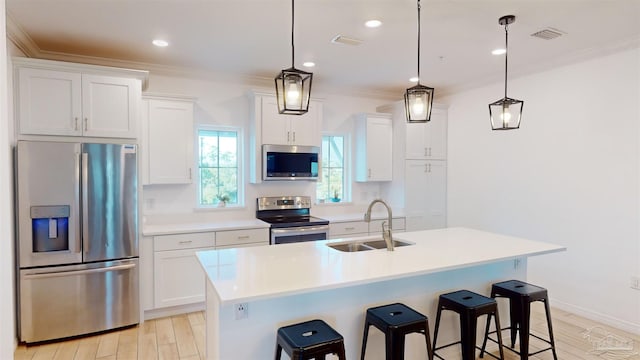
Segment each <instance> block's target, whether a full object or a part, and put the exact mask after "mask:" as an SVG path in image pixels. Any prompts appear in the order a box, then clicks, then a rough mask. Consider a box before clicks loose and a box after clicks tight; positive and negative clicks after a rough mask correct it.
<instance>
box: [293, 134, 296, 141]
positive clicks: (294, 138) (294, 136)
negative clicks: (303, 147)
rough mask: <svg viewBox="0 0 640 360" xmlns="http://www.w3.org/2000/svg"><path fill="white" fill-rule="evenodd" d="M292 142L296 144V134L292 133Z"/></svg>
mask: <svg viewBox="0 0 640 360" xmlns="http://www.w3.org/2000/svg"><path fill="white" fill-rule="evenodd" d="M293 142H296V132H295V131H294V132H293Z"/></svg>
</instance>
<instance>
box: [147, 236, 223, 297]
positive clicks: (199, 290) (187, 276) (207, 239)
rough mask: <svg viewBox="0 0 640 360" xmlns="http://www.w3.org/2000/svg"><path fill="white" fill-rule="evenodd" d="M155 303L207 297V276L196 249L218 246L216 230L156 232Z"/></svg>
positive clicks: (211, 248) (154, 256) (201, 249)
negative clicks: (173, 232) (176, 232)
mask: <svg viewBox="0 0 640 360" xmlns="http://www.w3.org/2000/svg"><path fill="white" fill-rule="evenodd" d="M153 242H154V254H153V269H154V272H153V285H154V286H153V288H154V296H153V298H154V301H153V303H154V307H155V308H156V309H157V308H163V307H167V306H177V305H186V304H191V303H195V302H202V301H204V294H205V289H204V285H205V282H204V280H205V277H204V271H202V268H201V267H200V264H198V259H197V258H196V252H198V251H203V250H213V249H215V233H213V232H207V233H193V234H176V235H161V236H154V238H153Z"/></svg>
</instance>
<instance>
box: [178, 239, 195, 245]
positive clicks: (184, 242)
mask: <svg viewBox="0 0 640 360" xmlns="http://www.w3.org/2000/svg"><path fill="white" fill-rule="evenodd" d="M192 242H193V241H192V240H182V241H179V242H178V244H183V245H184V244H191V243H192Z"/></svg>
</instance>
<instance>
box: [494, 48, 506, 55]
mask: <svg viewBox="0 0 640 360" xmlns="http://www.w3.org/2000/svg"><path fill="white" fill-rule="evenodd" d="M506 53H507V49H495V50H493V51H491V54H493V55H504V54H506Z"/></svg>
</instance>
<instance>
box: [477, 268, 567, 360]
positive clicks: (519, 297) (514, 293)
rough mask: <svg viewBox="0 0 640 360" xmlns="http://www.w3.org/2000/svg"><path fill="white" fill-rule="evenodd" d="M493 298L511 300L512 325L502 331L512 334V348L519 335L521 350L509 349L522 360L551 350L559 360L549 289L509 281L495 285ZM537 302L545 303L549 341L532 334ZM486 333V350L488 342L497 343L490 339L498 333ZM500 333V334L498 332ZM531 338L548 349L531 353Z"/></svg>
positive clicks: (518, 281)
mask: <svg viewBox="0 0 640 360" xmlns="http://www.w3.org/2000/svg"><path fill="white" fill-rule="evenodd" d="M491 297H492V298H498V297H504V298H508V299H509V314H510V316H511V324H510V326H508V327H506V328H502V329H501V330H507V329H508V330H510V333H511V348H513V347H514V346H515V342H516V335H519V337H518V339H519V340H520V349H519V351H516V350H513V349H511V348H507V349H509V350H511V351H513V352H515V353H516V354H519V355H520V359H521V360H526V359H528V358H529V356H532V355H535V354H538V353H541V352H543V351H548V350H551V352H552V353H553V358H554V359H555V360H558V356H557V354H556V346H555V342H554V340H553V327H552V325H551V312H550V310H549V298H548V296H547V289H545V288H543V287H540V286H536V285H532V284H529V283H526V282H524V281H520V280H508V281H503V282H499V283H495V284H493V285H492V286H491ZM535 301H542V302H543V303H544V308H545V314H546V317H547V328H548V331H549V340H547V339H543V338H541V337H539V336H537V335H535V334H531V332H530V323H531V319H530V316H531V303H532V302H535ZM488 330H489V329H488V328H487V331H486V332H485V333H486V335H485V339H484V343H483V345H482V348H483V349H484V347H485V345H486V343H487V340H491V341H493V342H495V340H493V339H492V338H490V337H489V334H493V333H496V332H497V331H492V332H489V331H488ZM498 333H499V332H498ZM529 336H533V337H535V338H537V339H539V340H542V341H544V342H545V343H547V344H549V347H548V348H545V349H542V350H538V351H535V352H533V353H529Z"/></svg>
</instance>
